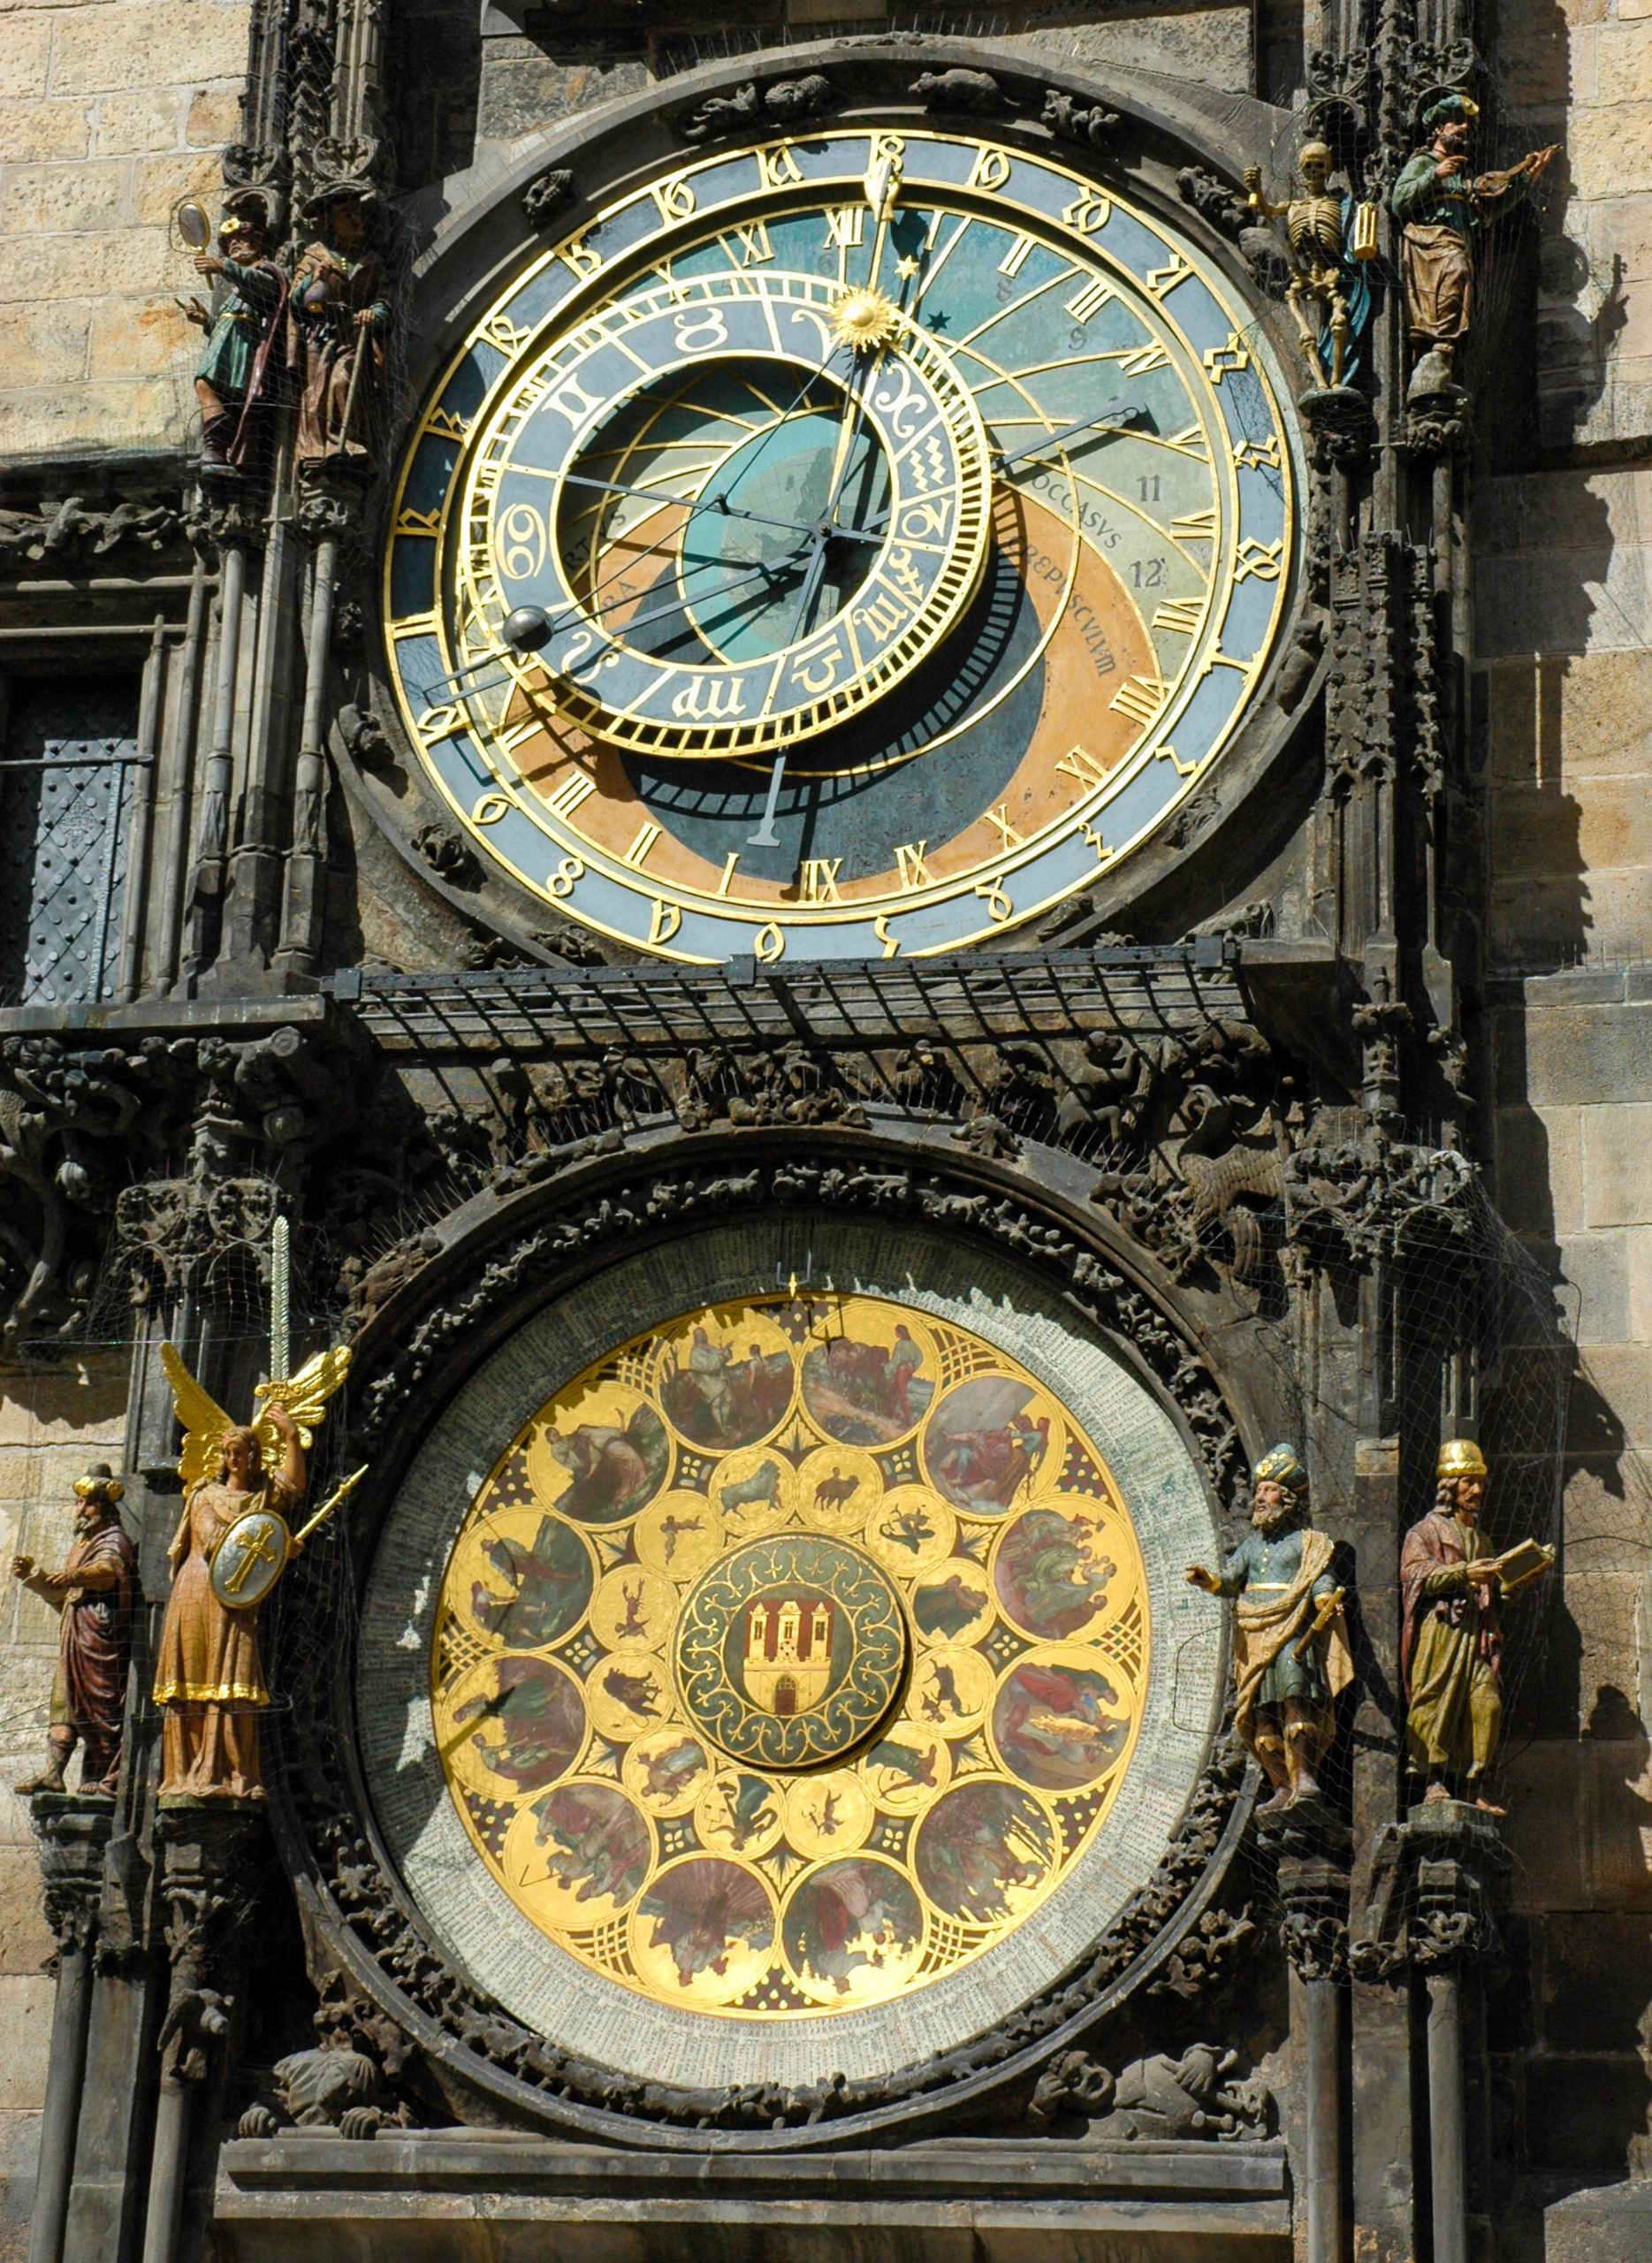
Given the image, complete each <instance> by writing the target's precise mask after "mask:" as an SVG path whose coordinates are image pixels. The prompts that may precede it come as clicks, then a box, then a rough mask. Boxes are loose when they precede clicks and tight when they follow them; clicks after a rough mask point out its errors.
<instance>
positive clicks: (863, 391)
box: [460, 270, 992, 758]
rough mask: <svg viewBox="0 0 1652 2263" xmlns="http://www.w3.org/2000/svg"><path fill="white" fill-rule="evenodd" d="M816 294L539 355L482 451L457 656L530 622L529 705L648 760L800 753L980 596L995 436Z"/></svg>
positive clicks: (923, 363)
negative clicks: (540, 616) (533, 640)
mask: <svg viewBox="0 0 1652 2263" xmlns="http://www.w3.org/2000/svg"><path fill="white" fill-rule="evenodd" d="M861 301H863V302H864V303H862V304H861V306H860V316H861V326H862V328H864V330H865V331H868V332H870V336H869V337H868V339H867V342H866V343H865V344H862V343H860V342H859V336H858V332H857V330H856V304H857V302H856V299H855V297H854V294H852V293H846V292H845V291H844V290H843V289H841V287H840V286H836V285H835V284H834V283H833V282H831V281H829V280H827V279H826V278H823V277H819V276H814V275H804V274H796V273H791V272H787V271H784V270H782V271H778V272H770V271H766V270H759V271H757V272H755V273H752V274H744V273H741V272H738V271H735V270H728V271H725V272H722V273H718V272H715V271H713V272H712V273H710V274H702V275H693V276H689V277H685V278H674V279H672V280H669V281H666V282H663V283H662V282H660V281H659V280H658V278H655V279H653V280H651V281H645V282H643V284H641V285H639V286H635V287H633V288H631V289H629V290H628V291H625V292H622V293H617V294H615V295H614V296H613V298H611V299H610V300H609V301H606V302H605V303H604V304H603V305H602V306H600V307H599V308H598V309H596V310H595V311H594V312H593V313H592V314H591V315H590V316H589V317H588V319H587V320H586V321H585V322H583V323H582V324H580V325H579V327H578V328H577V329H576V330H575V331H574V332H573V333H572V334H571V335H569V336H567V337H564V338H560V339H558V340H557V341H556V342H555V343H554V344H553V345H552V347H550V348H549V349H548V350H547V351H546V352H545V353H544V354H543V355H541V356H539V357H537V359H535V360H533V361H531V362H529V363H528V364H527V366H526V367H525V368H524V370H523V371H522V372H521V376H520V377H519V379H518V381H517V382H516V383H515V384H514V385H512V386H511V388H510V389H509V391H508V392H506V396H505V398H504V400H503V401H502V402H501V404H500V405H499V408H498V409H497V410H496V411H495V414H494V415H493V417H492V419H491V425H490V429H489V431H488V433H487V436H486V438H484V439H483V443H482V445H481V446H480V447H479V448H478V449H477V450H476V453H475V455H474V458H473V461H472V465H471V469H470V475H469V478H468V484H467V488H466V497H465V509H466V530H467V542H466V547H465V553H464V559H465V562H464V564H463V566H462V568H461V577H460V587H461V613H460V617H461V621H462V622H463V632H462V636H463V644H464V647H465V651H466V657H467V658H470V659H480V658H483V657H485V656H487V655H489V654H491V653H495V652H498V651H499V650H500V649H501V644H502V639H501V637H500V634H499V632H500V629H501V627H502V624H503V622H504V621H505V619H506V616H507V615H508V614H509V613H513V612H514V611H515V610H516V609H517V608H518V607H519V606H537V607H539V608H540V609H541V610H542V611H543V612H544V614H545V616H546V627H547V631H548V633H547V635H546V637H545V641H544V644H542V645H541V646H539V647H538V649H537V651H536V652H535V653H534V656H533V659H532V663H531V665H530V666H529V667H526V668H524V669H523V670H522V671H521V683H522V689H523V691H524V694H525V697H526V698H527V700H528V702H529V707H530V711H537V712H546V713H548V714H549V715H552V716H554V717H556V718H560V720H561V721H562V723H563V724H564V725H567V724H569V723H572V724H575V725H577V726H579V727H580V728H582V729H584V730H586V731H588V732H589V733H590V735H592V736H593V737H597V738H600V739H605V740H607V741H610V742H612V743H615V744H617V745H620V746H622V747H628V748H636V749H638V750H641V751H647V752H650V753H653V754H657V755H665V756H672V757H677V758H684V757H690V756H706V755H713V756H728V755H739V754H747V753H752V752H760V751H765V750H774V749H778V748H780V747H784V746H787V745H788V744H790V743H793V742H794V741H796V740H797V739H800V738H803V737H806V736H808V735H811V734H812V733H815V732H818V731H821V730H824V729H826V728H830V727H831V726H832V725H833V724H834V723H836V722H839V721H841V720H842V719H843V718H844V717H846V716H848V715H849V714H852V713H854V712H856V711H857V710H858V709H860V708H861V707H863V706H864V705H867V704H868V703H869V702H870V701H872V700H873V699H875V698H877V697H879V695H880V694H881V693H882V692H884V691H886V690H887V689H888V688H889V686H890V685H891V684H893V683H895V682H897V681H898V680H899V679H900V678H901V677H902V675H903V674H906V673H908V672H909V671H910V669H911V668H913V667H915V666H916V665H917V663H918V662H919V661H921V660H922V659H923V658H924V657H925V654H926V653H927V652H928V651H930V650H931V649H932V647H933V645H934V644H935V643H936V642H937V640H938V639H939V638H940V637H942V636H944V635H945V634H946V632H947V630H948V629H949V628H950V627H951V625H952V624H953V622H954V621H955V620H956V619H957V617H958V615H959V614H960V613H961V612H962V611H963V608H964V607H965V606H967V605H968V604H969V602H970V599H971V598H972V597H973V596H974V594H975V591H976V589H977V587H978V584H979V582H980V577H981V571H982V568H983V565H984V562H985V560H986V545H987V533H988V526H987V509H988V503H989V499H990V490H991V479H992V475H991V469H990V465H989V461H988V453H987V444H986V433H985V431H984V430H983V428H982V424H981V419H980V415H979V412H978V409H977V408H976V406H975V401H974V398H973V395H972V394H971V392H970V390H969V388H968V386H967V385H964V384H963V382H962V381H961V380H960V378H959V377H958V376H957V374H956V372H955V370H953V368H952V366H951V363H950V362H949V361H948V356H947V355H946V354H945V352H944V351H943V350H942V349H941V348H940V347H938V346H937V345H936V343H935V342H934V340H933V339H932V338H931V337H930V336H929V335H928V334H926V333H925V331H923V330H922V329H921V328H919V327H918V326H917V324H915V323H913V321H912V320H911V319H910V317H909V316H905V315H904V314H902V312H901V310H900V309H898V308H896V307H895V305H893V304H892V303H890V302H889V301H885V300H883V299H881V297H880V296H879V295H876V294H873V293H862V294H861Z"/></svg>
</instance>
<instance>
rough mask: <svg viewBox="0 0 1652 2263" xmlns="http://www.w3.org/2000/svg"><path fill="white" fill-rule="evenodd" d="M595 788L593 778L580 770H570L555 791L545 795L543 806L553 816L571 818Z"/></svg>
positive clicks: (595, 783) (595, 784)
mask: <svg viewBox="0 0 1652 2263" xmlns="http://www.w3.org/2000/svg"><path fill="white" fill-rule="evenodd" d="M596 790H597V781H596V780H595V779H594V778H588V777H587V776H586V774H585V773H584V772H583V771H582V770H575V771H570V772H569V773H568V775H567V777H566V778H565V779H564V780H563V781H562V783H561V784H560V786H559V787H558V788H557V789H556V791H555V792H554V793H552V794H547V795H546V796H545V807H546V809H548V810H549V811H551V812H552V815H553V816H555V817H560V818H564V819H569V820H571V819H572V818H573V815H574V812H575V810H576V809H577V808H578V807H579V805H580V804H581V803H582V801H585V800H587V799H589V797H590V796H591V795H592V794H594V793H595V792H596Z"/></svg>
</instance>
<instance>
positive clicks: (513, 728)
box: [494, 715, 544, 754]
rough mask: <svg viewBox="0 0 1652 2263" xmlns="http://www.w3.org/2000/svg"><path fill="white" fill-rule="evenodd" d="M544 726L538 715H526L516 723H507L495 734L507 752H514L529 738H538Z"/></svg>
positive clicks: (524, 744)
mask: <svg viewBox="0 0 1652 2263" xmlns="http://www.w3.org/2000/svg"><path fill="white" fill-rule="evenodd" d="M543 730H544V724H543V723H542V722H541V721H540V720H539V718H538V716H537V715H524V716H522V717H521V719H520V720H518V721H516V722H514V723H507V724H506V726H505V728H504V729H503V730H501V731H496V732H495V733H494V736H495V738H496V739H497V740H498V741H499V744H500V746H501V747H503V748H504V750H505V751H506V754H514V753H515V751H516V750H517V748H518V747H519V746H526V745H527V743H528V742H529V739H537V737H538V736H539V735H540V733H541V732H542V731H543Z"/></svg>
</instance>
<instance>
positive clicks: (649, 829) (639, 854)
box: [625, 820, 659, 872]
mask: <svg viewBox="0 0 1652 2263" xmlns="http://www.w3.org/2000/svg"><path fill="white" fill-rule="evenodd" d="M658 840H659V827H658V826H657V825H655V824H654V823H653V822H652V821H651V820H647V821H645V822H644V823H643V824H642V825H639V826H638V827H637V829H636V840H635V841H634V842H632V843H631V845H630V847H629V848H628V850H626V852H625V861H626V863H627V864H628V865H636V869H637V870H638V872H641V871H642V869H643V865H645V864H646V863H647V862H648V852H649V850H651V848H652V847H653V845H654V843H655V842H657V841H658Z"/></svg>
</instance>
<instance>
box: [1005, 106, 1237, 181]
mask: <svg viewBox="0 0 1652 2263" xmlns="http://www.w3.org/2000/svg"><path fill="white" fill-rule="evenodd" d="M1040 116H1041V118H1042V120H1043V122H1044V124H1045V125H1046V126H1048V127H1049V129H1050V132H1051V133H1056V134H1059V135H1060V136H1061V138H1062V141H1082V142H1083V143H1084V144H1085V147H1086V148H1088V149H1106V148H1107V147H1108V144H1109V142H1110V141H1112V139H1113V136H1114V133H1115V132H1116V130H1117V128H1118V125H1119V113H1118V112H1117V110H1108V108H1107V106H1106V104H1105V103H1092V104H1091V105H1090V106H1089V107H1088V108H1086V107H1085V105H1084V104H1083V103H1078V102H1077V101H1075V99H1074V98H1073V96H1072V95H1069V94H1065V93H1063V92H1062V89H1061V88H1059V87H1052V88H1049V89H1048V91H1047V93H1046V95H1045V97H1044V108H1043V110H1042V111H1041V112H1040ZM1178 178H1179V176H1178ZM1199 178H1200V179H1204V180H1208V179H1210V175H1209V174H1208V173H1205V174H1201V175H1200V176H1199ZM1184 194H1185V191H1184Z"/></svg>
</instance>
